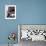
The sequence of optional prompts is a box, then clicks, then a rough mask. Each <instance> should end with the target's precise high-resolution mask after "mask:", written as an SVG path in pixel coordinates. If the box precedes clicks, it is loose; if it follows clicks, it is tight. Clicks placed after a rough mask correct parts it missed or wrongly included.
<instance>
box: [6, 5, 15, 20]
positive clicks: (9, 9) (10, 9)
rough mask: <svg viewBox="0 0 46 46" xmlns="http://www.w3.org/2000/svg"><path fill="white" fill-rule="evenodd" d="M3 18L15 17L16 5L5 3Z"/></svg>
mask: <svg viewBox="0 0 46 46" xmlns="http://www.w3.org/2000/svg"><path fill="white" fill-rule="evenodd" d="M5 19H16V5H5Z"/></svg>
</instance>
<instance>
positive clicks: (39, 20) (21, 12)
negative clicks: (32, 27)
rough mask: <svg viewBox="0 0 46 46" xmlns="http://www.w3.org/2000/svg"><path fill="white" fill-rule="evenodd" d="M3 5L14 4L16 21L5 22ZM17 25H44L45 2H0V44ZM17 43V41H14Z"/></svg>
mask: <svg viewBox="0 0 46 46" xmlns="http://www.w3.org/2000/svg"><path fill="white" fill-rule="evenodd" d="M5 4H16V20H5V17H4V16H5V12H4V11H5ZM18 24H46V0H0V44H2V43H3V44H7V43H8V39H7V36H8V34H9V32H11V31H12V32H18V30H17V25H18ZM16 43H17V41H16Z"/></svg>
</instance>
